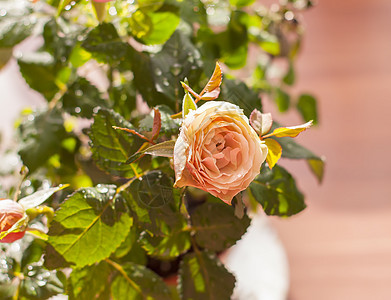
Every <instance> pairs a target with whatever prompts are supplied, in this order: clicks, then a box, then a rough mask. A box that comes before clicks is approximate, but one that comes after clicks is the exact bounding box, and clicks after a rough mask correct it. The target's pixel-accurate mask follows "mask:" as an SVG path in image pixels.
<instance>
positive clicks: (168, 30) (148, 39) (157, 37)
mask: <svg viewBox="0 0 391 300" xmlns="http://www.w3.org/2000/svg"><path fill="white" fill-rule="evenodd" d="M148 16H149V19H150V21H151V30H150V31H149V32H148V33H147V34H146V35H145V36H143V37H142V41H143V42H144V43H145V44H151V45H152V44H163V43H165V42H166V41H167V40H168V39H169V38H170V37H171V35H172V34H173V33H174V31H175V29H176V28H177V26H178V24H179V21H180V18H179V17H178V16H177V15H176V14H174V13H172V12H169V11H167V12H154V13H149V14H148Z"/></svg>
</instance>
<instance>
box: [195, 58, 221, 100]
mask: <svg viewBox="0 0 391 300" xmlns="http://www.w3.org/2000/svg"><path fill="white" fill-rule="evenodd" d="M222 77H223V72H222V71H221V67H220V65H219V63H218V62H216V67H215V69H214V71H213V74H212V76H211V77H210V79H209V81H208V83H207V84H206V86H205V87H204V89H203V90H202V92H201V94H200V95H201V96H202V95H203V94H205V93H209V92H212V91H213V90H215V89H217V88H218V87H220V85H221V81H222Z"/></svg>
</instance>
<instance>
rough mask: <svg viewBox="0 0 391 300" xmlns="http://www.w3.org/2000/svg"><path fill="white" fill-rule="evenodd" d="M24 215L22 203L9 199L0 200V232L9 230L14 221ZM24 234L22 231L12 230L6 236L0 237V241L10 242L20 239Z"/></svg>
mask: <svg viewBox="0 0 391 300" xmlns="http://www.w3.org/2000/svg"><path fill="white" fill-rule="evenodd" d="M24 216H25V211H24V208H23V206H22V205H20V204H19V203H17V202H15V201H12V200H10V199H4V200H0V234H1V233H2V232H5V231H7V230H9V229H10V228H11V227H12V226H13V225H14V224H15V223H16V222H18V221H19V220H20V219H22V218H23V217H24ZM24 234H25V230H24V231H20V232H12V233H10V234H8V235H7V236H6V237H4V238H2V239H0V242H1V243H12V242H14V241H16V240H19V239H21V238H22V237H23V236H24Z"/></svg>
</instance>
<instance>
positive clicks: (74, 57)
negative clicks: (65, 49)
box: [69, 44, 92, 68]
mask: <svg viewBox="0 0 391 300" xmlns="http://www.w3.org/2000/svg"><path fill="white" fill-rule="evenodd" d="M91 56H92V55H91V53H90V52H88V51H86V50H85V49H84V48H82V47H81V45H80V44H76V45H75V47H74V48H73V49H72V52H71V54H70V57H69V61H70V62H71V64H72V66H73V67H75V68H78V67H81V66H82V65H84V64H85V63H86V62H87V61H89V60H90V59H91Z"/></svg>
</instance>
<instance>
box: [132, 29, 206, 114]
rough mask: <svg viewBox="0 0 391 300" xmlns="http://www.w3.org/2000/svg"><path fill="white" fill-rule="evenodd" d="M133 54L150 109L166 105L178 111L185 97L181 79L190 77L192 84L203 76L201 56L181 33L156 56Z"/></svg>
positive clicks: (137, 79) (135, 71)
mask: <svg viewBox="0 0 391 300" xmlns="http://www.w3.org/2000/svg"><path fill="white" fill-rule="evenodd" d="M133 54H134V56H133V57H132V62H133V67H132V70H133V72H134V80H135V83H136V86H137V87H138V88H139V91H140V93H141V95H142V96H143V99H144V100H145V101H146V102H147V103H148V104H149V105H150V106H157V105H160V104H162V103H164V104H165V105H167V106H169V107H170V108H171V109H175V110H176V108H177V104H179V103H177V101H178V99H180V98H181V97H182V95H183V92H182V87H181V84H180V80H181V79H183V78H185V77H187V78H188V79H189V81H190V82H197V81H198V79H199V77H200V75H201V61H200V53H199V52H198V50H197V48H196V47H195V46H194V45H193V44H192V43H191V41H190V39H189V38H188V37H187V36H185V35H184V34H183V33H181V32H180V31H176V32H175V33H174V34H173V35H172V36H171V38H170V39H169V40H168V41H167V42H166V43H165V44H164V46H163V48H162V50H161V51H160V52H158V53H157V54H155V55H154V56H153V57H151V56H150V55H148V54H146V53H139V52H135V51H134V53H133ZM179 97H180V98H179Z"/></svg>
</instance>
